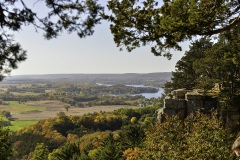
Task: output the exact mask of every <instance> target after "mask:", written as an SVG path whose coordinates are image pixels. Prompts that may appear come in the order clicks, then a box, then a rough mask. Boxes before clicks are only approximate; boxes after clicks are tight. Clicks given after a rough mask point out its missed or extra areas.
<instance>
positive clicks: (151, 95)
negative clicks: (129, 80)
mask: <svg viewBox="0 0 240 160" xmlns="http://www.w3.org/2000/svg"><path fill="white" fill-rule="evenodd" d="M96 84H97V85H99V86H113V84H102V83H96ZM125 86H129V87H152V86H144V85H138V84H126V85H125ZM152 88H157V89H158V92H156V93H141V94H132V95H133V96H135V95H142V96H144V97H145V98H147V99H150V98H159V97H161V96H162V93H164V89H163V88H158V87H152Z"/></svg>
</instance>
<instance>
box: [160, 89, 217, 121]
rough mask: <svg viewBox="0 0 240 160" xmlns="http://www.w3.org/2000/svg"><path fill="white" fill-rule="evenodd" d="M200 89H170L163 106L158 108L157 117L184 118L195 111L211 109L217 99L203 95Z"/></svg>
mask: <svg viewBox="0 0 240 160" xmlns="http://www.w3.org/2000/svg"><path fill="white" fill-rule="evenodd" d="M199 92H200V91H197V90H194V91H192V92H189V91H188V90H186V89H179V90H175V91H172V95H173V97H172V96H171V97H170V96H168V97H166V98H165V99H164V106H163V108H161V109H160V110H158V114H157V117H158V119H159V118H160V119H163V118H162V117H164V115H178V116H179V117H181V118H185V117H186V116H188V115H189V114H191V113H196V112H197V111H206V110H211V109H212V108H217V105H218V103H217V101H216V100H215V99H212V98H210V97H206V96H205V97H204V96H203V95H202V94H201V93H199Z"/></svg>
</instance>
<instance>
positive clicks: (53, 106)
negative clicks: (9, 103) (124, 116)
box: [12, 101, 138, 120]
mask: <svg viewBox="0 0 240 160" xmlns="http://www.w3.org/2000/svg"><path fill="white" fill-rule="evenodd" d="M25 104H26V105H31V106H43V107H45V108H46V110H43V111H30V112H26V113H16V114H13V115H12V118H14V119H18V120H43V119H49V118H53V117H56V116H57V114H58V113H59V112H64V113H65V114H66V115H67V116H70V115H78V116H79V115H84V114H87V113H93V112H100V111H105V112H111V111H114V110H117V109H120V108H138V107H135V106H126V105H111V106H93V107H88V108H78V107H70V108H69V109H68V111H66V109H65V108H64V106H66V104H65V103H62V102H60V101H33V102H27V103H25Z"/></svg>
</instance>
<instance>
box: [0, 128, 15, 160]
mask: <svg viewBox="0 0 240 160" xmlns="http://www.w3.org/2000/svg"><path fill="white" fill-rule="evenodd" d="M11 155H12V143H11V140H10V131H9V129H5V128H3V127H2V126H0V159H1V160H9V159H10V156H11Z"/></svg>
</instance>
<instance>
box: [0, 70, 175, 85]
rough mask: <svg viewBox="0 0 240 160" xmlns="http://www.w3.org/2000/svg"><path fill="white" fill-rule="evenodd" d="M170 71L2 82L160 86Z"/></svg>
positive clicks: (50, 76)
mask: <svg viewBox="0 0 240 160" xmlns="http://www.w3.org/2000/svg"><path fill="white" fill-rule="evenodd" d="M171 75H172V74H171V72H159V73H144V74H143V73H126V74H44V75H18V76H11V77H7V78H5V79H4V80H3V82H1V83H2V84H19V83H41V82H46V81H47V82H68V83H104V84H143V85H150V84H151V85H154V86H156V85H157V86H160V85H162V84H163V83H165V82H166V81H169V80H170V79H171Z"/></svg>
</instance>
